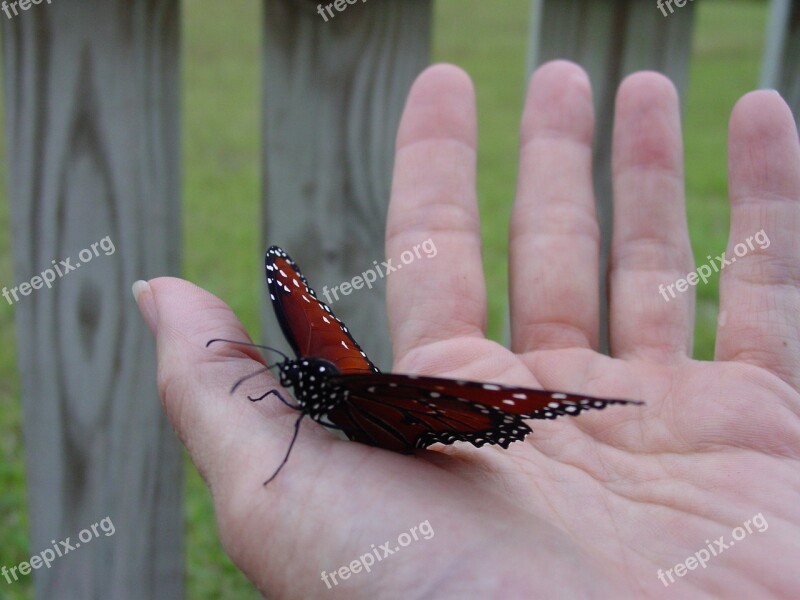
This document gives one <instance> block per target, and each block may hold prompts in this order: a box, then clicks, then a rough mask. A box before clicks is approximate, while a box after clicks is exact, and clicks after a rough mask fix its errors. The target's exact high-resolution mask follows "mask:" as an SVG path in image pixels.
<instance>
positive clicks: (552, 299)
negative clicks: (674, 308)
mask: <svg viewBox="0 0 800 600" xmlns="http://www.w3.org/2000/svg"><path fill="white" fill-rule="evenodd" d="M593 129H594V111H593V108H592V92H591V87H590V84H589V78H588V77H587V76H586V73H584V71H583V70H582V69H581V68H580V67H578V66H577V65H575V64H572V63H569V62H566V61H555V62H551V63H548V64H546V65H544V66H542V67H540V68H539V69H538V70H537V71H536V73H535V74H534V76H533V77H532V78H531V82H530V86H529V88H528V97H527V101H526V103H525V111H524V114H523V117H522V132H521V147H520V170H519V184H518V189H517V198H516V201H515V203H514V211H513V215H512V219H511V231H510V246H509V254H510V271H511V276H510V278H509V279H510V296H511V297H510V304H511V340H512V349H513V350H514V351H515V352H526V351H529V350H533V349H554V348H564V347H570V346H572V347H575V346H577V347H584V348H596V347H597V343H598V341H597V340H598V329H599V316H598V315H599V298H598V286H599V284H598V261H599V243H600V242H599V240H600V232H599V229H598V225H597V218H596V215H595V208H594V193H593V191H592V132H593Z"/></svg>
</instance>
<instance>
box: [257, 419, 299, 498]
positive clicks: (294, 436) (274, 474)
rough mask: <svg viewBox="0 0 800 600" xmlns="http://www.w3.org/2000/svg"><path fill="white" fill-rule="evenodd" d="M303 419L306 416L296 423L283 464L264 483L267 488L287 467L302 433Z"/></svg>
mask: <svg viewBox="0 0 800 600" xmlns="http://www.w3.org/2000/svg"><path fill="white" fill-rule="evenodd" d="M303 417H305V414H301V415H300V417H299V418H298V419H297V421H295V422H294V435H293V436H292V441H291V442H290V443H289V449H288V450H287V451H286V456H284V457H283V461H281V464H280V465H279V466H278V468H277V470H276V471H275V472H274V473H273V474H272V477H270V478H269V479H267V480H266V481H265V482H264V485H265V486H266V485H267V484H268V483H269V482H270V481H272V480H273V479H275V478H276V477H277V476H278V473H280V472H281V469H282V468H283V465H285V464H286V461H287V460H289V455H290V454H291V453H292V448H294V443H295V442H296V441H297V434H298V433H300V422H301V421H302V420H303Z"/></svg>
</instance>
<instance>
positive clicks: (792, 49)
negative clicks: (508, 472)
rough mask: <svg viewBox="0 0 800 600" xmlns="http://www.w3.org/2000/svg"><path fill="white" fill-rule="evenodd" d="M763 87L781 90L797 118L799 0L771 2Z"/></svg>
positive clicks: (799, 109)
mask: <svg viewBox="0 0 800 600" xmlns="http://www.w3.org/2000/svg"><path fill="white" fill-rule="evenodd" d="M761 87H765V88H774V89H776V90H778V91H779V92H780V93H781V95H782V96H783V97H784V99H785V100H786V102H788V103H789V106H791V107H792V111H793V112H794V114H795V120H796V119H797V115H800V2H798V1H797V0H772V3H771V4H770V16H769V21H768V23H767V35H766V42H765V49H764V62H763V64H762V68H761ZM798 127H800V123H798Z"/></svg>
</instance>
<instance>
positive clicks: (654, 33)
mask: <svg viewBox="0 0 800 600" xmlns="http://www.w3.org/2000/svg"><path fill="white" fill-rule="evenodd" d="M696 4H697V3H696V2H695V3H689V4H687V5H686V6H684V7H682V8H677V7H675V8H674V11H675V12H674V13H673V14H669V15H668V16H666V17H665V16H664V15H663V14H662V12H661V11H660V10H659V9H658V8H657V7H656V3H655V2H640V1H638V0H599V1H598V0H534V2H533V18H532V24H531V33H530V45H529V53H528V72H529V74H530V73H532V72H533V70H534V69H535V68H536V67H537V66H539V65H540V64H542V63H545V62H547V61H549V60H553V59H556V58H566V59H569V60H572V61H574V62H576V63H578V64H580V65H581V66H582V67H583V68H584V69H585V70H586V72H587V73H588V74H589V78H590V79H591V82H592V91H593V93H594V108H595V114H596V115H597V117H596V125H595V127H596V129H595V139H594V160H593V163H594V164H593V176H594V189H595V198H596V205H597V216H598V222H599V224H600V232H601V235H602V239H603V243H602V247H601V257H600V259H601V260H600V273H601V276H600V307H601V314H600V323H601V325H600V346H601V349H602V350H603V351H604V352H607V351H608V289H607V278H606V273H607V271H608V252H609V247H610V243H611V224H612V218H613V206H612V202H611V200H612V190H611V134H612V131H613V121H612V118H611V117H612V115H613V114H614V101H615V96H616V92H617V88H618V87H619V84H620V82H621V81H622V80H623V79H624V78H625V77H626V76H627V75H629V74H630V73H633V72H634V71H639V70H642V69H652V70H656V71H660V72H661V73H664V74H665V75H666V76H667V77H669V78H670V79H671V80H672V81H673V83H674V84H675V86H676V87H677V88H678V92H679V94H680V95H681V98H683V97H684V95H685V94H684V92H685V90H686V82H687V79H688V73H689V60H690V56H691V48H692V31H693V24H694V14H695V5H696Z"/></svg>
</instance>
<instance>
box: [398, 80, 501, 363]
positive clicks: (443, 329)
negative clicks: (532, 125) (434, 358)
mask: <svg viewBox="0 0 800 600" xmlns="http://www.w3.org/2000/svg"><path fill="white" fill-rule="evenodd" d="M476 129H477V127H476V122H475V95H474V92H473V89H472V83H471V82H470V80H469V77H468V76H467V75H466V74H465V73H464V72H463V71H462V70H460V69H458V68H456V67H453V66H451V65H436V66H433V67H430V68H428V69H427V70H426V71H424V72H423V73H422V74H421V75H420V76H419V77H418V78H417V81H416V82H415V83H414V85H413V87H412V88H411V91H410V92H409V96H408V100H407V101H406V107H405V110H404V113H403V117H402V119H401V122H400V128H399V131H398V134H397V146H396V158H395V169H394V181H393V185H392V198H391V201H390V203H389V215H388V220H387V226H386V252H387V256H388V257H389V260H392V261H393V264H392V265H390V266H391V267H395V268H396V271H392V277H390V278H388V281H387V289H388V293H387V297H388V308H389V326H390V329H391V332H392V340H393V343H394V354H395V360H398V359H400V358H402V357H403V356H404V355H405V354H406V353H407V352H408V351H409V350H412V349H413V348H416V347H418V346H421V345H425V344H428V343H432V342H436V341H440V340H444V339H449V338H452V337H458V336H478V337H483V334H484V329H485V326H486V291H485V284H484V278H483V266H482V263H481V237H480V220H479V216H478V206H477V199H476V192H475V162H476V137H477V135H476ZM426 249H427V251H426ZM406 259H407V260H406Z"/></svg>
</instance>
